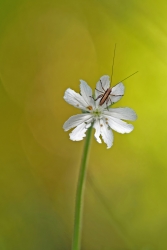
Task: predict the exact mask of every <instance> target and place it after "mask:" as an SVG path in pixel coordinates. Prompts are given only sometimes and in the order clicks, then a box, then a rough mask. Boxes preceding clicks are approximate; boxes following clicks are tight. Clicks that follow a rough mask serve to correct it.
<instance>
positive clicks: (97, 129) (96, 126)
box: [93, 120, 101, 143]
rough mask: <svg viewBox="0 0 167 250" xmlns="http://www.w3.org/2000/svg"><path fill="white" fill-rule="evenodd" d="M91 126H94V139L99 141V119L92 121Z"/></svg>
mask: <svg viewBox="0 0 167 250" xmlns="http://www.w3.org/2000/svg"><path fill="white" fill-rule="evenodd" d="M93 127H94V128H95V130H96V131H95V134H94V136H95V139H96V141H97V142H98V143H101V139H100V132H101V130H100V121H99V120H96V121H95V123H94V125H93Z"/></svg>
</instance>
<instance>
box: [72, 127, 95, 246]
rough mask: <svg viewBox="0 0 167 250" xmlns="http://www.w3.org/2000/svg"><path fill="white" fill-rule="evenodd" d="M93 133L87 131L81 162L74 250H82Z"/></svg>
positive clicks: (76, 202)
mask: <svg viewBox="0 0 167 250" xmlns="http://www.w3.org/2000/svg"><path fill="white" fill-rule="evenodd" d="M91 132H92V127H90V128H89V129H88V131H87V136H86V141H85V146H84V151H83V155H82V160H81V166H80V173H79V178H78V185H77V193H76V201H75V219H74V232H73V245H72V250H80V239H81V229H82V207H83V193H84V181H85V176H86V165H87V162H88V152H89V146H90V140H91Z"/></svg>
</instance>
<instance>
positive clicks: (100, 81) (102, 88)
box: [100, 79, 105, 92]
mask: <svg viewBox="0 0 167 250" xmlns="http://www.w3.org/2000/svg"><path fill="white" fill-rule="evenodd" d="M100 83H101V88H102V90H104V92H105V89H104V88H103V85H102V81H101V79H100Z"/></svg>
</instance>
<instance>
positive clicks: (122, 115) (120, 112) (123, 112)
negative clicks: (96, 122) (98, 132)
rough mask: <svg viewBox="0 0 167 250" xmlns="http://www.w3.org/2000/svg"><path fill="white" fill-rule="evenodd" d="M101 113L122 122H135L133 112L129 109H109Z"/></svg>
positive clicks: (135, 117) (135, 116)
mask: <svg viewBox="0 0 167 250" xmlns="http://www.w3.org/2000/svg"><path fill="white" fill-rule="evenodd" d="M103 113H104V114H106V115H109V116H110V115H111V116H112V117H115V118H119V119H123V120H129V121H135V120H136V119H137V115H136V113H135V111H134V110H133V109H131V108H111V109H109V111H103Z"/></svg>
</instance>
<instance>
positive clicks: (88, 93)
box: [80, 80, 95, 108]
mask: <svg viewBox="0 0 167 250" xmlns="http://www.w3.org/2000/svg"><path fill="white" fill-rule="evenodd" d="M80 90H81V95H82V96H83V98H84V100H85V102H86V103H87V106H88V107H92V108H94V106H95V102H94V100H93V98H92V89H91V88H90V87H89V85H88V84H87V83H86V82H85V81H83V80H80Z"/></svg>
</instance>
